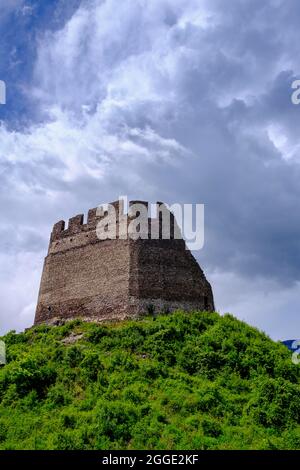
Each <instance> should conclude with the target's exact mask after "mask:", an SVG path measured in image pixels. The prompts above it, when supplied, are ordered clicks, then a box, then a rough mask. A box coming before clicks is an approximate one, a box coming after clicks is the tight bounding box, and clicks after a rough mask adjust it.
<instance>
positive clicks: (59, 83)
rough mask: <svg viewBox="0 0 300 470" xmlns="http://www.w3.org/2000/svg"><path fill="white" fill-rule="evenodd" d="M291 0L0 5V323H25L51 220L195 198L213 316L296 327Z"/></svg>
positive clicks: (280, 333) (299, 9)
mask: <svg viewBox="0 0 300 470" xmlns="http://www.w3.org/2000/svg"><path fill="white" fill-rule="evenodd" d="M299 19H300V2H299V1H298V0H266V1H263V2H262V1H261V0H231V1H228V2H227V1H226V2H225V1H224V0H122V1H120V0H43V1H42V2H41V1H38V0H0V37H1V42H0V79H1V80H4V81H5V82H6V86H7V104H6V105H5V106H3V105H1V106H0V121H1V122H0V200H1V218H0V299H1V308H0V332H2V333H3V332H6V331H7V330H9V329H17V330H21V329H23V328H24V327H27V326H30V325H31V324H32V322H33V317H34V310H35V305H36V300H37V293H38V287H39V280H40V275H41V270H42V263H43V258H44V256H45V254H46V250H47V245H48V237H49V232H50V230H51V228H52V225H53V223H54V222H56V221H57V220H60V219H68V218H69V217H70V216H73V215H75V214H77V213H80V212H84V213H86V212H87V210H88V209H89V208H90V207H94V206H96V205H98V204H100V203H102V202H108V201H111V200H115V199H117V198H118V196H119V195H123V194H126V195H128V197H130V198H136V199H146V200H149V201H156V200H164V201H166V202H169V203H173V202H181V203H188V202H192V203H204V204H205V246H204V248H203V249H202V250H201V251H199V252H197V253H194V254H195V256H196V257H197V259H198V260H199V261H200V264H201V266H202V267H203V269H204V270H205V273H206V275H207V277H208V279H209V280H210V281H211V283H212V285H213V289H214V294H215V302H216V307H217V310H218V311H220V312H222V313H223V312H231V313H233V314H234V315H235V316H237V317H239V318H241V319H243V320H246V321H247V322H248V323H250V324H252V325H255V326H257V327H259V328H261V329H263V330H264V331H266V332H267V333H268V334H269V335H270V336H271V337H272V338H274V339H287V338H295V337H296V338H298V337H300V315H299V313H298V312H299V310H300V237H299V235H300V209H299V208H300V133H299V128H300V106H296V105H293V104H292V102H291V93H292V90H291V84H292V82H293V80H295V79H296V78H299V76H300V75H299V74H300V63H299V60H300V54H299V52H300V51H299V44H300V30H299Z"/></svg>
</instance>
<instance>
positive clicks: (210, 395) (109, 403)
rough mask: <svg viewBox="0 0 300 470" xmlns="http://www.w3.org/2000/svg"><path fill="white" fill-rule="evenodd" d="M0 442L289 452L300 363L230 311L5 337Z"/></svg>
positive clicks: (298, 433) (297, 438)
mask: <svg viewBox="0 0 300 470" xmlns="http://www.w3.org/2000/svg"><path fill="white" fill-rule="evenodd" d="M2 339H3V340H4V341H5V343H6V346H7V359H8V363H7V365H6V366H3V367H2V368H1V369H0V449H296V448H299V447H300V426H299V421H300V394H299V391H300V387H299V383H300V382H299V381H300V369H299V367H298V366H296V365H294V364H293V363H292V361H291V354H290V352H289V351H288V350H287V348H286V347H285V346H283V345H282V344H280V343H275V342H273V341H272V340H271V339H269V338H268V337H267V336H266V335H264V334H263V333H262V332H260V331H258V330H256V329H255V328H252V327H250V326H248V325H247V324H245V323H243V322H241V321H238V320H237V319H235V318H234V317H232V316H231V315H225V316H220V315H218V314H217V313H207V312H195V313H192V314H186V313H183V312H176V313H173V314H169V315H164V316H157V317H150V316H149V317H145V318H143V319H140V320H136V321H124V322H120V323H115V324H113V323H111V324H106V325H99V324H92V323H84V322H81V321H79V320H78V321H77V320H74V321H72V322H68V323H66V324H65V325H62V326H56V327H54V326H51V327H50V326H45V325H40V326H37V327H34V328H32V329H30V330H28V331H26V332H24V333H19V334H16V333H15V332H10V333H8V334H7V335H6V336H5V337H3V338H2Z"/></svg>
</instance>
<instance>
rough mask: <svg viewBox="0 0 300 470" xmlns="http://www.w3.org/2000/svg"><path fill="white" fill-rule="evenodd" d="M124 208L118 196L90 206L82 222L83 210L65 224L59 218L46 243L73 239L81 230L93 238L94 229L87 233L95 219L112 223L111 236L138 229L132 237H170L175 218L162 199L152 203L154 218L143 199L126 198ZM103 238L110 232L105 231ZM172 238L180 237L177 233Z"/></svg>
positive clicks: (119, 236) (93, 225) (81, 232)
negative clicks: (114, 225)
mask: <svg viewBox="0 0 300 470" xmlns="http://www.w3.org/2000/svg"><path fill="white" fill-rule="evenodd" d="M125 209H126V208H125V207H124V201H123V200H119V201H115V202H111V203H109V204H103V205H100V206H98V207H95V208H93V209H90V210H89V211H88V214H87V221H86V223H84V214H78V215H76V216H74V217H71V218H70V219H69V221H68V225H67V226H66V224H65V221H63V220H60V221H59V222H57V223H56V224H55V225H54V227H53V230H52V233H51V238H50V246H51V244H56V246H57V242H59V241H61V240H64V239H67V238H70V237H71V239H70V240H71V241H74V237H76V236H80V235H82V234H85V235H86V238H90V239H95V237H96V236H97V234H96V235H95V233H94V236H92V235H89V234H90V232H95V231H96V229H97V226H98V227H99V223H102V224H103V225H104V226H105V225H109V224H114V223H115V224H116V233H115V237H111V238H122V239H124V238H126V235H127V236H128V237H129V238H130V235H133V233H134V232H135V233H137V234H139V233H140V236H138V235H137V236H136V238H152V239H161V238H170V239H173V238H174V227H175V218H174V215H173V213H172V212H170V211H169V210H168V208H167V206H166V205H165V204H164V203H162V202H157V203H156V217H154V218H151V214H150V213H149V212H150V208H149V204H148V202H147V201H129V204H128V211H126V210H125ZM135 222H136V223H135ZM168 233H169V237H168ZM98 238H99V237H98ZM107 238H110V236H109V235H108V236H107ZM175 238H181V236H179V237H175ZM86 241H88V240H86Z"/></svg>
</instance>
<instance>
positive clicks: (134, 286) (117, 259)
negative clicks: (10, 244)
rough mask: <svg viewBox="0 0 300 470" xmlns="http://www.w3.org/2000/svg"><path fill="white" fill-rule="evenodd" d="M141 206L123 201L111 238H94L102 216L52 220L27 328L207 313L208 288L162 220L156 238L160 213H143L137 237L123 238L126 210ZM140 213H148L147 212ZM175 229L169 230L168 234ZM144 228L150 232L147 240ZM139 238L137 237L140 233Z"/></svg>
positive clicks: (92, 214)
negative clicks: (183, 312)
mask: <svg viewBox="0 0 300 470" xmlns="http://www.w3.org/2000/svg"><path fill="white" fill-rule="evenodd" d="M137 203H139V204H142V206H145V209H146V210H147V211H148V204H147V203H146V202H141V201H131V202H130V203H129V211H128V217H127V215H126V214H124V208H123V207H122V201H117V202H114V203H111V205H112V206H113V207H114V208H115V209H116V214H117V215H116V219H115V220H116V237H111V238H110V237H109V236H108V235H107V238H106V239H99V235H98V227H99V222H100V223H101V221H102V222H103V221H104V218H105V217H106V219H105V220H106V221H107V220H109V215H108V212H107V211H106V212H105V211H102V212H100V215H99V211H97V209H90V210H89V212H88V218H87V222H86V223H83V219H84V216H83V215H82V214H80V215H77V216H75V217H72V218H71V219H70V220H69V224H68V228H66V229H65V222H64V221H60V222H57V223H56V224H55V225H54V227H53V230H52V233H51V237H50V243H49V250H48V254H47V256H46V258H45V262H44V269H43V274H42V279H41V285H40V291H39V297H38V304H37V309H36V315H35V324H39V323H43V322H46V323H54V322H55V321H57V320H58V319H73V318H82V319H84V320H88V321H103V320H122V319H125V318H128V317H137V316H139V315H143V314H147V313H154V312H157V313H159V312H171V311H172V310H175V309H183V310H186V311H191V310H209V311H212V310H214V301H213V294H212V289H211V286H210V284H209V282H208V281H207V280H206V278H205V276H204V273H203V271H202V270H201V268H200V266H199V265H198V263H197V262H196V260H195V258H194V257H193V255H192V254H191V252H190V251H189V250H188V249H187V248H186V245H185V241H184V240H183V239H182V238H178V237H175V229H176V227H177V224H176V220H175V218H174V216H173V214H172V213H170V212H168V214H169V215H170V227H171V231H170V237H169V239H163V238H164V237H163V230H162V212H161V209H162V208H164V209H166V206H165V205H164V204H162V203H157V207H158V215H157V217H156V218H153V219H151V218H150V217H148V215H147V219H146V221H147V222H146V224H147V225H146V229H145V227H144V232H143V233H144V236H143V237H142V236H140V237H139V236H138V237H136V239H132V238H130V237H128V236H127V237H125V236H124V223H123V222H124V218H125V227H126V228H128V224H129V222H130V221H132V220H134V219H135V218H137V216H138V213H134V212H132V211H131V208H133V207H136V204H137ZM147 213H148V212H147ZM174 227H175V228H174ZM152 229H157V232H156V233H157V237H156V239H153V237H152V235H150V234H151V233H152V232H151V230H152ZM141 233H142V231H141Z"/></svg>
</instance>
